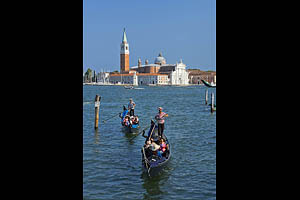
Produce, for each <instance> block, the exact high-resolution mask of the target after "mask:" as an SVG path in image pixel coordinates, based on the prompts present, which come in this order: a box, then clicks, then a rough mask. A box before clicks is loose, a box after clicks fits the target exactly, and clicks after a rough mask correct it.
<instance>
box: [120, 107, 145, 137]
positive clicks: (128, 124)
mask: <svg viewBox="0 0 300 200" xmlns="http://www.w3.org/2000/svg"><path fill="white" fill-rule="evenodd" d="M119 117H120V118H121V125H122V127H123V129H124V131H125V133H135V132H138V129H139V128H140V125H139V124H140V122H139V120H138V122H137V123H135V122H134V121H133V120H132V118H137V119H138V117H137V116H129V115H128V110H127V109H126V110H124V111H123V113H120V114H119ZM126 118H127V120H126Z"/></svg>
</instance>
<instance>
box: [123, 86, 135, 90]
mask: <svg viewBox="0 0 300 200" xmlns="http://www.w3.org/2000/svg"><path fill="white" fill-rule="evenodd" d="M124 88H125V89H130V90H132V89H134V87H133V86H124Z"/></svg>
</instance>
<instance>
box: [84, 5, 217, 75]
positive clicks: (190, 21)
mask: <svg viewBox="0 0 300 200" xmlns="http://www.w3.org/2000/svg"><path fill="white" fill-rule="evenodd" d="M83 3H84V4H83V9H84V10H83V15H84V16H83V28H84V30H83V47H84V50H83V53H84V55H83V68H84V71H85V70H86V69H87V68H88V67H90V68H92V69H95V70H96V71H100V69H103V70H104V71H114V70H119V69H120V43H121V40H122V34H123V28H125V29H126V35H127V40H128V43H129V50H130V66H136V65H137V62H138V58H141V59H142V63H143V64H144V63H145V59H148V60H149V63H153V62H154V59H155V57H157V56H158V54H159V52H162V55H163V56H164V57H165V58H166V60H167V63H169V64H174V63H176V62H179V60H180V59H182V60H183V63H185V64H186V65H187V67H188V68H198V69H201V70H205V71H206V70H216V0H127V1H124V0H122V1H121V0H110V1H107V0H83Z"/></svg>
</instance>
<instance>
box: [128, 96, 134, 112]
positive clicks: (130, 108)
mask: <svg viewBox="0 0 300 200" xmlns="http://www.w3.org/2000/svg"><path fill="white" fill-rule="evenodd" d="M134 107H135V103H134V102H133V101H132V99H129V104H128V110H129V115H130V116H134Z"/></svg>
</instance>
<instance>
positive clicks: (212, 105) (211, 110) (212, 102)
mask: <svg viewBox="0 0 300 200" xmlns="http://www.w3.org/2000/svg"><path fill="white" fill-rule="evenodd" d="M214 105H215V97H214V93H211V106H210V112H211V113H213V112H214V111H215V106H214Z"/></svg>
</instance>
